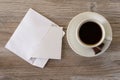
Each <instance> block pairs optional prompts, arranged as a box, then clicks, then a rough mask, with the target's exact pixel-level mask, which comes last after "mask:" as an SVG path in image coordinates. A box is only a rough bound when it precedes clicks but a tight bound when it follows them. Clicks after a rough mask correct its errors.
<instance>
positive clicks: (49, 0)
mask: <svg viewBox="0 0 120 80" xmlns="http://www.w3.org/2000/svg"><path fill="white" fill-rule="evenodd" d="M29 8H33V9H35V10H36V11H38V12H39V13H41V14H42V15H44V16H46V17H48V18H49V19H51V20H52V21H54V22H55V23H57V24H58V25H60V26H63V27H64V31H65V32H66V29H67V26H68V23H69V21H70V20H71V19H72V17H74V16H75V15H77V14H79V13H81V12H85V11H93V12H98V13H100V14H102V15H103V16H105V17H106V18H107V19H108V21H109V22H110V24H111V26H112V30H113V41H112V44H111V46H110V48H109V49H108V50H107V51H106V52H105V54H102V55H100V56H98V57H95V58H85V57H81V56H79V55H77V54H75V52H73V51H72V50H71V48H70V47H69V45H68V43H67V40H66V35H65V36H64V39H63V47H62V60H49V62H48V63H47V65H46V67H45V68H44V69H41V68H37V67H34V66H32V65H30V64H29V63H27V62H25V61H24V60H22V59H21V58H19V57H18V56H16V55H15V54H13V53H12V52H10V51H8V50H7V49H5V48H4V46H5V44H6V43H7V41H8V40H9V38H10V36H11V35H12V33H13V32H14V31H15V29H16V28H17V26H18V24H19V23H20V21H21V19H22V18H23V16H24V15H25V14H26V12H27V10H28V9H29ZM0 80H120V0H0Z"/></svg>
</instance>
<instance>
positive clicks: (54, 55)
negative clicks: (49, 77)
mask: <svg viewBox="0 0 120 80" xmlns="http://www.w3.org/2000/svg"><path fill="white" fill-rule="evenodd" d="M63 36H64V31H63V30H62V27H59V26H58V25H57V24H55V23H54V22H52V21H50V20H49V19H47V18H46V17H44V16H42V15H41V14H39V13H37V12H36V11H34V10H33V9H29V10H28V12H27V13H26V15H25V17H24V18H23V20H22V21H21V23H20V24H19V25H18V27H17V29H16V31H15V32H14V33H13V35H12V37H11V38H10V40H9V41H8V43H7V44H6V46H5V47H6V48H7V49H9V50H10V51H12V52H13V53H15V54H16V55H18V56H19V57H21V58H22V59H24V60H25V61H27V62H29V63H30V64H32V65H34V66H37V67H41V68H43V67H44V66H45V64H46V63H47V61H48V59H49V58H51V59H61V47H62V37H63Z"/></svg>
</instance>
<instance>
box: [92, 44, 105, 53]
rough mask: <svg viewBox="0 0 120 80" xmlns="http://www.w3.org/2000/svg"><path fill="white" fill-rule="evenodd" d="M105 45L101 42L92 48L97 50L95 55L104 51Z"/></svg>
mask: <svg viewBox="0 0 120 80" xmlns="http://www.w3.org/2000/svg"><path fill="white" fill-rule="evenodd" d="M103 46H104V43H102V44H100V45H99V46H97V47H94V48H92V49H93V50H94V52H95V55H96V54H98V53H99V52H101V51H102V48H103Z"/></svg>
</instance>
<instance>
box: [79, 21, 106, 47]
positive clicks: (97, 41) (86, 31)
mask: <svg viewBox="0 0 120 80" xmlns="http://www.w3.org/2000/svg"><path fill="white" fill-rule="evenodd" d="M104 38H105V31H104V28H103V26H102V24H100V23H98V22H95V21H91V20H90V21H84V22H83V23H82V24H81V25H80V26H79V28H78V29H77V40H78V41H79V43H80V44H81V45H82V46H84V47H89V48H95V47H98V46H99V45H101V44H102V42H103V40H104Z"/></svg>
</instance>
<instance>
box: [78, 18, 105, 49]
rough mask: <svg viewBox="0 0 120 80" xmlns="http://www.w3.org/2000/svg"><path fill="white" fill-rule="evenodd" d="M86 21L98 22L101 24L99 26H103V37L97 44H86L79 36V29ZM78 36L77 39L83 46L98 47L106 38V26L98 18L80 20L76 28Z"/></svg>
mask: <svg viewBox="0 0 120 80" xmlns="http://www.w3.org/2000/svg"><path fill="white" fill-rule="evenodd" d="M86 22H94V23H97V24H98V25H99V27H100V28H101V30H102V38H101V40H99V42H97V43H96V44H93V45H91V44H86V43H84V42H83V41H82V40H81V39H80V38H79V29H80V27H81V25H83V24H84V23H86ZM76 38H77V41H78V42H79V44H81V45H82V46H84V47H87V48H93V47H97V46H99V45H100V44H101V43H102V42H103V41H104V39H105V30H104V27H103V25H102V23H100V22H99V21H98V20H94V19H87V20H83V21H82V22H80V23H79V24H78V26H77V28H76Z"/></svg>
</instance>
